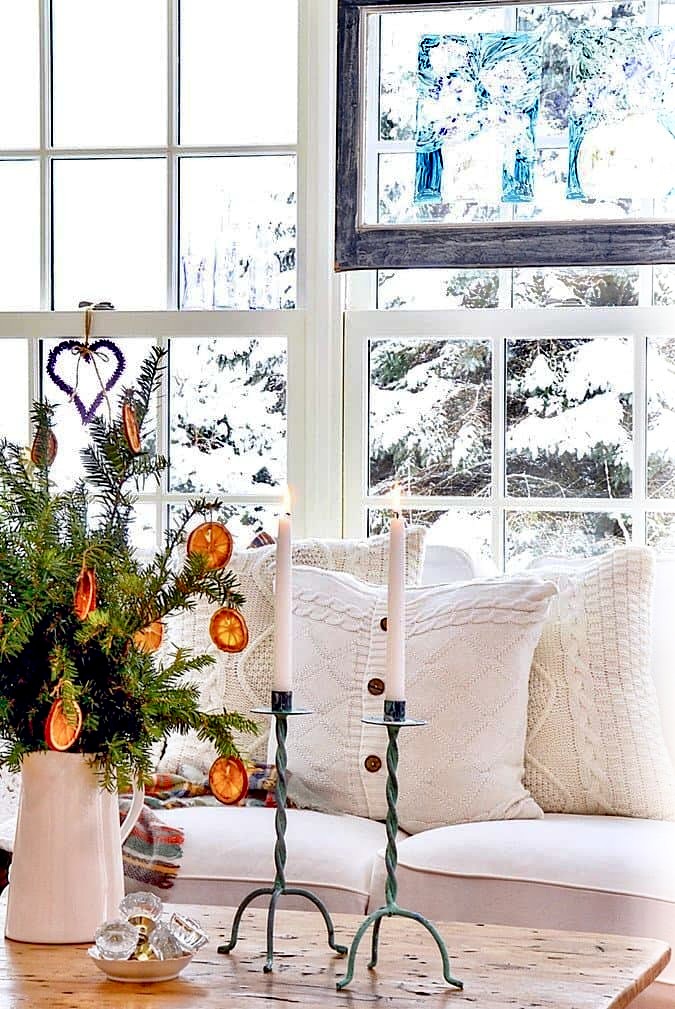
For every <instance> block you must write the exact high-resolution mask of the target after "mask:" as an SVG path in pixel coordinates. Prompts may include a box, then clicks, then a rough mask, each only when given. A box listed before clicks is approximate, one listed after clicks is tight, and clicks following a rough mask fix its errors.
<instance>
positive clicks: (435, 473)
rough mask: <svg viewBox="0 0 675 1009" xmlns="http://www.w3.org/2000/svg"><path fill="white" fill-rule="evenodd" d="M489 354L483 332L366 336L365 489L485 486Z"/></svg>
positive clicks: (433, 490) (474, 490) (450, 490)
mask: <svg viewBox="0 0 675 1009" xmlns="http://www.w3.org/2000/svg"><path fill="white" fill-rule="evenodd" d="M491 360H492V354H491V346H490V343H489V341H487V340H378V341H373V342H372V343H371V345H370V429H369V441H370V493H371V494H378V493H384V492H386V491H388V490H389V489H390V488H391V485H392V484H393V483H394V481H396V480H400V481H401V483H402V485H403V487H404V488H405V489H406V491H407V492H408V493H410V494H434V495H444V494H483V493H485V492H486V491H487V490H488V489H489V487H490V467H491V457H490V445H491V433H490V421H491V409H492V393H491V388H492V385H491Z"/></svg>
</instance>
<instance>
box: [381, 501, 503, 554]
mask: <svg viewBox="0 0 675 1009" xmlns="http://www.w3.org/2000/svg"><path fill="white" fill-rule="evenodd" d="M390 517H391V512H389V511H380V510H379V509H375V508H371V509H370V511H369V512H368V535H369V536H376V535H377V534H378V533H386V532H387V531H388V529H389V519H390ZM405 520H406V522H407V523H408V524H409V525H415V526H425V527H426V528H427V529H428V530H429V531H428V533H427V538H426V545H427V547H430V546H448V547H456V546H461V547H462V548H463V549H464V550H467V551H468V552H469V553H470V554H471V556H472V557H483V558H484V559H485V560H492V546H491V543H492V517H491V515H490V512H489V511H479V510H478V509H473V508H471V509H468V508H450V509H449V510H448V511H406V512H405Z"/></svg>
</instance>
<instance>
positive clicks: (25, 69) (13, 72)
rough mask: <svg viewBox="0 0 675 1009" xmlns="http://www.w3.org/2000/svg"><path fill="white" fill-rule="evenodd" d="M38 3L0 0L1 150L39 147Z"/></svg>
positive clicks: (34, 0) (24, 0)
mask: <svg viewBox="0 0 675 1009" xmlns="http://www.w3.org/2000/svg"><path fill="white" fill-rule="evenodd" d="M38 11H39V5H38V0H20V2H19V3H17V2H16V0H0V94H1V95H2V96H3V100H2V102H0V148H4V149H5V150H8V149H11V148H14V149H18V148H22V147H39V145H40V123H39V112H40V34H39V32H40V29H39V14H38Z"/></svg>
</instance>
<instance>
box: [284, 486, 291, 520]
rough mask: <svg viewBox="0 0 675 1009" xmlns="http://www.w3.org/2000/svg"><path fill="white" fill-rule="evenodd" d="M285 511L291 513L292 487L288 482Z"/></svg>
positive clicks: (285, 494) (285, 491)
mask: <svg viewBox="0 0 675 1009" xmlns="http://www.w3.org/2000/svg"><path fill="white" fill-rule="evenodd" d="M283 511H284V512H285V513H286V515H290V514H291V488H290V487H289V486H288V484H287V485H286V489H285V490H284V503H283Z"/></svg>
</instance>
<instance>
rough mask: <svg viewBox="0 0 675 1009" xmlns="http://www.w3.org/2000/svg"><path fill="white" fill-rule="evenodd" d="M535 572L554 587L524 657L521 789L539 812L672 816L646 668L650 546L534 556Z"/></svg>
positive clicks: (672, 779) (665, 758) (674, 777)
mask: <svg viewBox="0 0 675 1009" xmlns="http://www.w3.org/2000/svg"><path fill="white" fill-rule="evenodd" d="M536 571H537V572H538V573H539V574H540V575H542V576H544V577H547V578H550V579H552V580H554V581H555V582H556V584H557V585H558V587H559V590H560V594H559V596H558V599H557V600H556V603H555V604H554V606H553V608H552V615H551V618H550V619H549V621H548V622H547V624H546V627H545V629H544V632H543V634H542V637H541V641H540V642H539V645H538V646H537V650H536V652H535V655H534V661H533V664H532V674H531V677H530V703H529V717H528V722H529V724H528V736H527V749H526V759H525V770H526V777H525V781H526V784H527V787H528V788H529V789H530V791H531V792H532V795H533V796H534V797H535V798H536V799H537V802H539V804H540V805H541V807H542V809H544V811H545V812H550V813H580V814H593V813H604V814H608V815H613V816H638V817H644V818H652V819H672V818H674V817H675V774H674V772H673V766H672V762H671V759H670V755H669V753H668V750H667V747H666V744H665V740H664V737H663V732H662V728H661V719H660V713H659V707H658V701H657V693H656V689H655V685H654V681H653V678H652V670H651V668H650V645H651V640H652V635H651V623H652V619H651V618H652V588H653V575H654V560H653V555H652V553H651V551H649V550H648V549H646V548H644V547H626V548H620V549H617V550H612V551H610V552H609V553H606V554H603V555H602V556H601V557H597V558H592V559H590V560H586V561H583V562H579V561H577V560H573V559H568V560H558V561H546V560H541V561H538V562H537V564H536Z"/></svg>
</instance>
